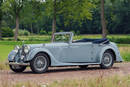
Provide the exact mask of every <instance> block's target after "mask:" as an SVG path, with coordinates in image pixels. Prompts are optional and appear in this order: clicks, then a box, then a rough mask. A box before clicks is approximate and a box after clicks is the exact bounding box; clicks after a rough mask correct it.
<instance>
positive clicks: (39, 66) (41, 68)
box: [30, 53, 49, 73]
mask: <svg viewBox="0 0 130 87" xmlns="http://www.w3.org/2000/svg"><path fill="white" fill-rule="evenodd" d="M48 66H49V59H48V57H47V56H46V54H44V53H39V54H37V55H36V56H35V58H34V59H33V60H32V61H31V62H30V68H31V70H32V71H33V72H34V73H44V72H46V71H47V69H48Z"/></svg>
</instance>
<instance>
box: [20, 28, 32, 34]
mask: <svg viewBox="0 0 130 87" xmlns="http://www.w3.org/2000/svg"><path fill="white" fill-rule="evenodd" d="M19 35H20V36H29V35H30V32H29V31H28V30H25V29H24V30H21V29H19Z"/></svg>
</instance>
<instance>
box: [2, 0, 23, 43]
mask: <svg viewBox="0 0 130 87" xmlns="http://www.w3.org/2000/svg"><path fill="white" fill-rule="evenodd" d="M25 1H26V0H5V2H4V5H3V9H4V11H6V12H8V13H10V15H12V16H13V18H14V19H15V22H16V28H15V35H14V39H15V41H17V39H18V29H19V21H20V16H21V11H22V9H23V6H24V2H25Z"/></svg>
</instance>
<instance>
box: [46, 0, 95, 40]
mask: <svg viewBox="0 0 130 87" xmlns="http://www.w3.org/2000/svg"><path fill="white" fill-rule="evenodd" d="M94 7H95V6H94V5H93V4H92V3H91V2H90V0H82V1H81V0H46V13H47V14H48V15H49V16H51V17H52V18H53V22H52V40H53V39H54V32H55V31H56V19H57V17H60V16H62V17H64V18H63V22H64V24H65V25H66V26H67V25H69V24H72V22H77V21H78V22H79V24H81V21H83V20H84V19H90V20H91V19H92V14H91V9H92V8H94ZM59 15H60V16H59Z"/></svg>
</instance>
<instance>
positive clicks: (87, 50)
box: [8, 32, 123, 73]
mask: <svg viewBox="0 0 130 87" xmlns="http://www.w3.org/2000/svg"><path fill="white" fill-rule="evenodd" d="M8 61H9V66H10V69H11V70H12V71H14V72H17V73H18V72H23V71H24V70H25V69H26V67H27V66H30V68H31V70H32V71H33V72H34V73H44V72H46V71H47V69H48V67H52V66H79V67H80V68H87V66H88V65H100V67H101V68H104V69H108V68H111V67H112V66H113V64H114V63H115V62H122V61H123V60H122V57H121V56H120V52H119V50H118V47H117V45H116V44H115V43H113V42H110V41H109V40H108V39H82V40H76V41H73V33H72V32H60V33H55V34H54V40H53V41H52V43H48V44H44V43H43V44H28V45H27V44H23V45H22V46H21V47H20V46H16V47H15V49H14V50H12V51H11V52H10V54H9V55H8Z"/></svg>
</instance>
